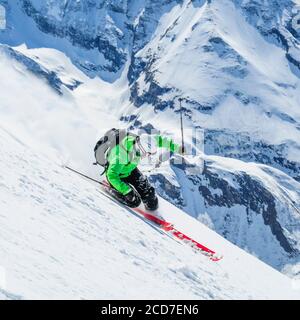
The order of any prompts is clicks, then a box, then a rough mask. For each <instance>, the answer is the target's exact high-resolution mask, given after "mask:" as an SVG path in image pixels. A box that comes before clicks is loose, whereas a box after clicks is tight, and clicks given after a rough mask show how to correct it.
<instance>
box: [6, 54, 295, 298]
mask: <svg viewBox="0 0 300 320" xmlns="http://www.w3.org/2000/svg"><path fill="white" fill-rule="evenodd" d="M15 49H16V50H17V49H18V48H15ZM19 50H20V49H19ZM35 54H37V52H35ZM55 54H56V53H55V51H49V52H48V54H47V56H48V58H47V59H49V55H50V56H54V57H55ZM53 59H54V58H53ZM60 59H62V61H64V59H66V58H64V57H63V56H61V57H60ZM54 61H55V59H54ZM62 66H63V67H64V68H66V69H67V72H68V75H69V77H72V78H75V79H77V78H78V77H79V78H81V77H84V76H83V75H82V74H81V73H79V74H74V71H72V70H71V69H69V68H68V63H67V59H66V61H65V63H63V64H62ZM54 67H55V62H53V63H52V64H51V68H54ZM0 70H1V77H0V88H1V98H2V99H1V104H0V194H1V197H0V264H1V266H2V268H3V269H4V271H5V278H6V279H5V280H6V281H5V283H6V285H5V288H1V290H0V298H1V299H41V298H42V299H45V298H50V299H54V298H60V299H62V298H73V299H87V298H91V299H99V298H129V299H133V298H142V299H157V298H161V299H162V298H168V299H175V298H177V299H188V298H191V299H238V298H240V299H254V298H257V299H271V298H275V299H277V298H282V299H299V298H300V291H299V288H297V283H296V282H295V280H294V281H293V280H291V279H289V278H287V277H286V276H284V275H282V274H280V273H279V272H277V271H276V270H274V269H272V268H271V267H269V266H267V265H266V264H264V263H262V262H261V261H259V260H258V259H256V258H255V257H253V256H251V255H249V254H248V253H246V252H244V251H243V250H241V249H239V248H238V247H236V246H234V245H233V244H231V243H229V242H228V241H227V240H225V239H224V238H222V237H221V236H219V235H217V234H216V233H215V232H213V231H211V230H210V229H208V228H207V227H205V226H204V225H203V224H201V223H200V222H198V221H196V220H195V219H193V218H192V217H190V216H188V215H187V214H185V213H183V212H182V211H180V210H179V209H177V208H175V207H174V206H173V205H171V204H169V203H167V202H166V201H164V200H163V199H160V201H161V212H162V214H163V215H164V216H165V218H166V219H168V220H171V221H172V222H174V223H175V226H176V227H178V229H182V231H184V232H186V233H188V234H189V235H191V236H193V237H195V239H197V240H199V241H201V242H203V243H204V244H206V245H207V246H209V247H212V248H213V249H215V250H216V251H218V252H221V253H223V254H224V258H223V260H222V261H221V262H219V263H214V262H211V261H210V260H208V259H207V258H206V257H204V256H202V255H200V254H196V253H194V252H192V251H191V250H190V249H189V248H187V247H185V246H183V245H181V244H179V243H178V242H175V241H174V240H172V239H170V238H169V237H166V236H164V235H162V234H161V233H160V232H158V231H157V230H156V229H155V228H152V227H150V226H149V225H148V224H146V223H145V222H144V221H142V220H141V219H139V218H137V217H136V216H134V215H132V214H131V213H129V212H128V211H127V210H126V209H123V208H121V207H120V206H118V205H116V204H115V203H114V202H112V201H110V200H108V199H107V198H106V197H105V196H103V195H102V194H100V193H99V190H98V188H99V187H98V186H97V185H94V184H93V183H90V182H88V181H85V180H84V179H82V178H81V177H78V176H76V175H74V174H72V173H70V172H68V171H66V170H65V169H63V168H62V164H63V163H66V162H68V163H69V164H70V165H72V166H75V167H76V168H79V169H82V168H85V172H87V173H90V174H91V175H93V176H94V177H95V176H97V175H98V173H96V172H97V170H96V169H95V168H92V166H91V167H90V169H86V167H87V166H88V165H87V164H88V163H91V161H92V154H91V151H90V150H91V146H92V144H94V142H95V140H96V138H97V136H98V134H99V132H98V128H99V123H100V124H102V127H101V130H104V129H106V127H107V126H112V124H113V123H117V120H116V119H118V118H117V117H116V115H115V114H114V113H113V112H108V110H109V108H111V106H112V105H113V102H114V101H113V100H111V99H110V100H109V101H110V104H106V103H105V102H107V101H108V100H106V99H108V97H109V96H110V94H111V92H110V91H109V90H112V88H111V87H109V88H110V89H108V88H107V87H106V84H105V83H103V82H102V81H100V80H98V79H95V80H87V79H83V78H81V80H84V81H85V83H84V84H83V85H81V86H80V87H79V88H77V89H76V90H75V91H74V92H73V91H72V90H71V89H68V88H67V87H64V86H62V90H63V92H64V94H63V96H61V95H59V94H58V93H57V91H55V90H53V88H51V86H49V84H48V83H47V81H46V80H45V79H44V78H43V77H36V76H35V75H33V74H32V73H31V72H29V71H28V70H27V69H26V67H25V66H24V65H23V64H21V63H19V62H17V61H15V60H14V59H12V58H10V57H9V55H7V53H5V50H4V52H3V51H1V59H0ZM63 71H64V70H62V69H60V72H63ZM58 74H59V73H58ZM8 75H9V76H8ZM115 86H116V87H115V88H114V91H113V92H119V96H115V97H114V98H116V99H119V100H122V99H123V98H124V99H125V97H126V83H123V82H122V79H120V81H119V82H117V83H116V84H115ZM116 88H118V89H119V90H117V91H116V90H115V89H116ZM96 89H97V90H96ZM106 89H107V90H106ZM97 91H99V92H101V93H102V94H101V98H100V99H99V97H98V93H97ZM12 93H13V94H12ZM20 97H21V98H20ZM86 97H88V99H86ZM106 108H108V109H106ZM66 120H68V121H66ZM54 128H55V130H54ZM101 130H100V131H101ZM90 160H91V161H90ZM2 285H3V283H2Z"/></svg>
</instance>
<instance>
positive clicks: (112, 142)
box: [94, 128, 127, 168]
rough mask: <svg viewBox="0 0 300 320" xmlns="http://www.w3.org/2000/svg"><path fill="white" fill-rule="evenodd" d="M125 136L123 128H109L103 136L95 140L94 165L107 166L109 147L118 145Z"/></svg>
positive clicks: (125, 132)
mask: <svg viewBox="0 0 300 320" xmlns="http://www.w3.org/2000/svg"><path fill="white" fill-rule="evenodd" d="M126 136H127V131H126V130H125V129H115V128H113V129H110V130H108V131H107V132H106V133H105V134H104V135H103V137H102V138H101V139H100V140H99V141H98V142H97V144H96V146H95V148H94V153H95V158H96V162H95V163H94V164H95V165H97V164H99V165H100V166H102V167H105V168H106V167H107V165H108V163H107V153H108V151H109V150H110V149H112V148H113V147H115V146H116V145H118V144H119V143H120V142H121V141H122V140H123V139H124V138H125V137H126Z"/></svg>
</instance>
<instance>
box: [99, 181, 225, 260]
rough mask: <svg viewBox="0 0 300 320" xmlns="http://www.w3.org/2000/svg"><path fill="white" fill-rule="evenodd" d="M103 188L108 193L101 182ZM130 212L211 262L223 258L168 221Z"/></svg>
mask: <svg viewBox="0 0 300 320" xmlns="http://www.w3.org/2000/svg"><path fill="white" fill-rule="evenodd" d="M103 186H104V187H105V189H106V190H107V191H108V193H109V189H110V185H109V184H108V183H107V182H106V181H103ZM129 209H130V210H132V211H134V212H135V213H137V214H139V215H140V216H142V217H144V218H145V219H147V220H149V221H151V222H154V223H155V224H157V225H158V226H159V227H160V228H162V230H164V231H165V232H166V233H167V234H169V235H171V236H172V237H174V238H175V239H177V240H180V241H182V242H183V243H185V244H187V245H189V246H190V247H191V248H192V249H194V250H195V251H197V252H200V253H202V254H204V255H205V256H207V257H209V259H210V260H212V261H219V260H221V259H222V258H223V257H222V256H218V255H217V253H216V252H215V251H213V250H211V249H209V248H207V247H206V246H204V245H202V244H201V243H199V242H197V241H195V240H194V239H192V238H190V237H189V236H187V235H185V234H184V233H182V232H181V231H179V230H177V229H175V228H174V225H173V224H172V223H170V222H168V221H165V220H163V219H160V218H158V217H157V216H155V215H153V214H151V213H148V212H146V211H144V210H142V209H141V208H129Z"/></svg>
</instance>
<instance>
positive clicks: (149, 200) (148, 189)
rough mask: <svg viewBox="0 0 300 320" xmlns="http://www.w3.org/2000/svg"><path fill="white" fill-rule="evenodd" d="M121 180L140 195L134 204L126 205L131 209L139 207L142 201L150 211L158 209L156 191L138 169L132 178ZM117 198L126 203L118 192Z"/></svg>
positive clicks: (133, 172) (132, 174)
mask: <svg viewBox="0 0 300 320" xmlns="http://www.w3.org/2000/svg"><path fill="white" fill-rule="evenodd" d="M121 180H122V181H123V182H125V183H127V184H129V185H130V186H132V187H133V188H134V189H135V191H136V192H137V193H138V195H137V200H135V202H134V203H125V204H126V205H128V206H129V207H138V206H139V205H140V204H141V201H143V203H144V204H145V206H146V207H147V208H149V209H152V208H153V209H155V208H156V207H157V201H158V199H157V197H156V194H155V189H154V188H153V187H152V186H151V184H150V183H149V181H148V178H147V177H146V176H145V175H143V174H142V173H141V171H140V170H139V169H138V168H136V169H134V170H133V171H132V172H131V174H130V176H128V177H126V178H121ZM116 196H117V197H118V198H119V199H120V200H121V201H122V200H123V201H122V202H124V200H125V197H124V196H123V195H122V194H121V193H119V192H118V194H116Z"/></svg>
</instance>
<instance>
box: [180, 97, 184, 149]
mask: <svg viewBox="0 0 300 320" xmlns="http://www.w3.org/2000/svg"><path fill="white" fill-rule="evenodd" d="M181 101H182V98H179V104H180V129H181V143H182V154H183V155H184V153H185V147H184V134H183V117H182V105H181Z"/></svg>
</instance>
